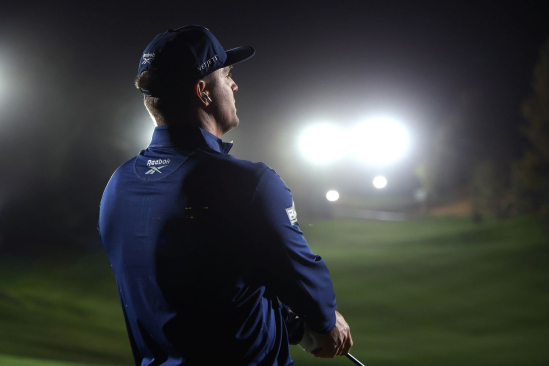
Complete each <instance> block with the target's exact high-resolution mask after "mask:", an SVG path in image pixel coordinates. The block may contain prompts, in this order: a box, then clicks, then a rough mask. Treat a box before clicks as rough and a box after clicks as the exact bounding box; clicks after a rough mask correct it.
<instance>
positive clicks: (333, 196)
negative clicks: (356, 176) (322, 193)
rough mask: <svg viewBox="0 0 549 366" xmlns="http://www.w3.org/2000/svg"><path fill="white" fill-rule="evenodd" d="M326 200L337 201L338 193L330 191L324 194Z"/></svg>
mask: <svg viewBox="0 0 549 366" xmlns="http://www.w3.org/2000/svg"><path fill="white" fill-rule="evenodd" d="M326 199H327V200H328V201H330V202H335V201H337V200H338V199H339V193H338V191H335V190H333V189H330V190H329V191H328V192H327V193H326Z"/></svg>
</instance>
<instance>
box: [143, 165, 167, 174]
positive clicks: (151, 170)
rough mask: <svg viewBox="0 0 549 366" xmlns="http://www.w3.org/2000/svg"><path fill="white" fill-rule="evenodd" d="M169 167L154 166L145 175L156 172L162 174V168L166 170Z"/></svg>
mask: <svg viewBox="0 0 549 366" xmlns="http://www.w3.org/2000/svg"><path fill="white" fill-rule="evenodd" d="M165 167H167V165H162V166H153V167H151V169H149V170H147V172H146V173H145V174H154V173H156V172H158V173H160V174H162V172H161V171H160V169H162V168H165Z"/></svg>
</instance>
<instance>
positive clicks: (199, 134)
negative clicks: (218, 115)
mask: <svg viewBox="0 0 549 366" xmlns="http://www.w3.org/2000/svg"><path fill="white" fill-rule="evenodd" d="M177 146H180V147H190V148H205V147H209V148H210V149H212V150H215V151H217V152H219V153H222V154H228V153H229V151H230V150H231V148H232V147H233V144H232V142H223V140H221V139H220V138H218V137H217V136H215V135H213V134H211V133H209V132H208V131H206V130H204V129H202V128H200V127H181V126H177V127H175V126H170V127H168V126H158V127H155V129H154V133H153V136H152V140H151V143H150V144H149V147H177Z"/></svg>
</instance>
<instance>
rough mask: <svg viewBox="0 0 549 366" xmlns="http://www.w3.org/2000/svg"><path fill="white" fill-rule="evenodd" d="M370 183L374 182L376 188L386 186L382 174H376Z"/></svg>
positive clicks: (385, 179) (385, 180)
mask: <svg viewBox="0 0 549 366" xmlns="http://www.w3.org/2000/svg"><path fill="white" fill-rule="evenodd" d="M372 183H373V184H374V187H376V188H377V189H382V188H385V187H386V186H387V178H385V177H384V176H382V175H378V176H377V177H375V178H374V180H373V182H372Z"/></svg>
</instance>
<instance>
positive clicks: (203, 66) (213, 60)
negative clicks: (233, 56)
mask: <svg viewBox="0 0 549 366" xmlns="http://www.w3.org/2000/svg"><path fill="white" fill-rule="evenodd" d="M218 61H219V58H218V57H217V55H215V56H214V57H212V58H211V59H209V60H207V61H206V62H204V63H203V64H202V65H200V66H198V71H202V70H204V69H206V68H209V67H210V66H212V65H213V64H215V63H216V62H218Z"/></svg>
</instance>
